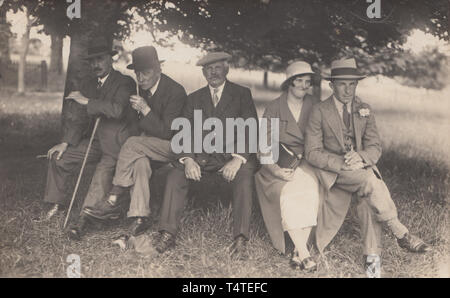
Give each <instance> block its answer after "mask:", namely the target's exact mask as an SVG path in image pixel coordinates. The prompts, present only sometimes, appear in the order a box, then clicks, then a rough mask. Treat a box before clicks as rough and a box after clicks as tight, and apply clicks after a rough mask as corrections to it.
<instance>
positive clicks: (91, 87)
mask: <svg viewBox="0 0 450 298" xmlns="http://www.w3.org/2000/svg"><path fill="white" fill-rule="evenodd" d="M115 54H116V52H115V51H112V50H111V46H110V44H109V43H108V42H107V41H105V40H104V39H102V38H99V39H95V40H93V41H91V43H90V46H89V48H88V51H87V56H86V57H85V58H86V60H87V61H88V62H89V64H90V67H91V70H92V73H93V77H90V78H86V79H84V80H83V81H82V82H81V84H80V86H79V88H78V89H77V90H72V91H71V92H70V93H69V94H68V95H67V96H66V97H65V100H68V101H69V102H68V103H67V105H66V110H65V111H63V114H64V115H65V116H64V117H63V119H64V121H63V137H62V140H61V143H60V144H58V145H55V146H54V147H52V148H51V149H50V150H49V151H48V155H47V157H48V159H49V167H48V175H47V187H46V191H45V198H44V201H45V202H49V203H52V204H53V207H52V208H51V209H50V211H49V212H48V213H47V216H46V218H47V219H50V218H51V217H52V216H53V215H55V214H56V213H58V211H60V210H61V209H63V207H64V206H65V205H66V204H67V200H66V198H67V197H66V195H67V193H66V192H67V190H68V188H67V187H68V184H67V182H68V180H69V178H70V177H71V176H72V175H73V174H74V173H75V172H76V170H77V169H78V168H79V165H80V164H81V162H82V160H83V158H84V156H85V153H86V149H87V146H88V143H89V142H88V141H89V140H88V139H89V136H90V135H91V134H92V125H89V123H91V124H92V122H93V121H92V120H94V119H95V118H98V117H100V122H99V125H98V128H97V131H96V134H95V138H94V141H93V143H92V146H91V149H90V152H89V154H88V159H87V162H88V163H96V164H97V165H96V170H95V173H94V176H93V178H92V182H91V184H90V187H89V190H88V193H87V195H86V198H85V200H84V203H83V207H82V211H81V214H80V220H79V222H78V225H75V226H73V227H72V228H70V229H69V236H71V237H73V238H75V239H79V238H80V236H81V234H82V232H83V230H84V228H85V227H86V224H87V223H88V222H89V220H88V218H89V217H88V215H87V214H86V213H85V212H84V211H85V210H86V208H88V207H89V206H94V205H95V204H96V203H97V202H98V201H100V200H102V199H103V198H104V196H105V195H106V194H107V193H108V191H109V190H110V188H111V182H112V178H113V174H114V169H115V166H116V162H117V158H118V155H119V151H120V148H121V146H122V144H123V143H125V141H126V140H127V139H128V137H130V136H132V135H136V134H137V132H138V130H137V120H138V119H137V113H136V112H135V111H134V110H133V109H132V108H131V105H130V102H129V98H130V96H131V95H132V94H135V93H136V84H135V82H134V80H133V79H132V78H131V77H129V76H125V75H123V74H121V73H120V72H118V71H116V70H114V69H113V67H112V56H113V55H115Z"/></svg>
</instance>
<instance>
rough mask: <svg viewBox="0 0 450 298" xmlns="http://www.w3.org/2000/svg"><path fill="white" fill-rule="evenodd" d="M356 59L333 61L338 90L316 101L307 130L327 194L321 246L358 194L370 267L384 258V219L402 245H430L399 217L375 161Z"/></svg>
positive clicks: (372, 127)
mask: <svg viewBox="0 0 450 298" xmlns="http://www.w3.org/2000/svg"><path fill="white" fill-rule="evenodd" d="M364 77H365V76H364V75H361V74H360V73H359V72H358V69H357V67H356V61H355V59H343V60H336V61H333V62H332V64H331V74H329V75H326V76H325V79H326V80H329V81H330V87H331V89H332V90H333V94H332V95H331V96H330V97H329V98H328V99H326V100H325V101H323V102H321V103H319V104H317V105H316V106H315V107H314V108H313V111H312V114H311V116H310V118H309V124H308V127H307V131H306V159H307V160H308V161H309V162H310V163H311V164H312V165H314V166H315V167H317V168H318V173H319V179H320V182H321V183H322V184H323V185H324V186H325V187H326V188H327V190H328V198H327V199H326V200H325V202H324V203H323V208H321V210H320V211H319V216H318V224H317V233H316V235H317V236H316V237H317V239H316V240H317V246H318V248H319V250H322V249H323V248H324V247H325V246H326V245H327V244H328V243H329V242H330V241H331V239H332V238H333V237H334V235H335V234H336V233H337V231H338V229H339V227H340V226H341V224H342V222H343V221H344V218H345V215H346V213H347V210H348V208H349V205H350V201H351V198H352V196H355V197H357V198H358V206H357V215H358V219H359V221H360V224H361V237H362V239H363V253H364V255H365V257H364V261H365V267H366V269H368V268H372V267H373V263H374V262H379V260H380V253H381V249H382V246H381V224H382V223H384V224H386V226H387V227H388V228H389V230H391V232H392V233H393V234H394V236H395V237H396V238H397V241H398V244H399V245H400V247H402V248H404V249H406V250H408V251H411V252H417V253H423V252H426V251H428V250H429V249H430V248H429V247H428V245H427V244H425V243H424V242H423V241H422V240H421V239H419V238H418V237H416V236H414V235H411V234H410V233H409V232H408V229H407V228H406V227H405V226H404V225H403V224H402V223H401V222H400V221H399V219H398V216H397V209H396V206H395V203H394V202H393V200H392V198H391V195H390V193H389V190H388V188H387V187H386V184H385V183H384V182H383V180H382V179H381V174H380V172H379V170H378V168H377V166H376V163H377V162H378V160H379V158H380V156H381V141H380V136H379V134H378V130H377V127H376V124H375V117H374V115H373V114H374V113H373V110H372V109H371V107H370V106H369V105H368V104H366V103H364V102H363V101H362V100H361V99H360V98H359V97H357V96H355V92H356V87H357V85H358V81H359V80H361V79H363V78H364Z"/></svg>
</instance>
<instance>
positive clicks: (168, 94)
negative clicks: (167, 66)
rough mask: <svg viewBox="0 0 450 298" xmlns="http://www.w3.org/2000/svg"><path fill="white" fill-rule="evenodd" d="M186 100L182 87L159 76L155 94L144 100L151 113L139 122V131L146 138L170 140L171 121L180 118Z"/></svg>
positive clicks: (165, 77) (164, 76) (163, 76)
mask: <svg viewBox="0 0 450 298" xmlns="http://www.w3.org/2000/svg"><path fill="white" fill-rule="evenodd" d="M186 98H187V94H186V91H185V90H184V88H183V86H181V85H180V84H178V83H177V82H175V81H174V80H172V79H171V78H169V77H168V76H166V75H164V74H161V79H160V81H159V85H158V88H157V89H156V92H155V94H153V96H152V97H150V98H145V100H146V101H147V104H148V105H149V106H150V109H151V111H150V112H149V113H148V114H147V115H146V116H145V117H141V119H140V120H139V128H140V130H141V131H143V132H144V133H145V135H147V136H152V137H157V138H160V139H165V140H170V139H171V138H172V136H173V133H174V132H173V131H172V130H171V125H172V121H173V120H174V119H175V118H177V117H180V116H181V113H182V111H183V107H184V104H185V102H186Z"/></svg>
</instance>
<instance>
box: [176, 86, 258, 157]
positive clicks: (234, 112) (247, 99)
mask: <svg viewBox="0 0 450 298" xmlns="http://www.w3.org/2000/svg"><path fill="white" fill-rule="evenodd" d="M194 110H201V111H202V119H203V122H204V121H205V120H206V119H207V118H210V117H216V118H218V119H220V121H221V122H222V126H223V137H224V141H223V153H210V154H208V153H206V152H204V151H203V148H202V153H197V154H196V153H181V154H179V155H178V158H182V157H191V158H193V159H194V160H196V161H197V162H198V163H200V164H205V163H216V164H217V165H219V164H223V163H226V162H227V161H228V160H230V159H231V158H232V156H231V153H226V143H227V142H226V136H227V130H226V119H227V118H233V119H236V118H243V120H244V121H245V120H247V119H250V118H254V119H255V121H256V125H257V126H258V116H257V113H256V108H255V105H254V103H253V98H252V94H251V91H250V89H248V88H246V87H243V86H240V85H237V84H235V83H232V82H230V81H228V80H227V81H226V82H225V86H224V88H223V92H222V96H221V98H220V101H219V103H218V105H217V106H216V107H215V108H214V105H213V103H212V98H211V92H210V89H209V87H208V86H206V87H203V88H201V89H199V90H197V91H195V92H193V93H191V94H190V95H189V96H188V99H187V102H186V105H185V108H184V110H183V116H184V117H186V118H187V119H189V121H190V123H191V131H192V133H191V136H192V138H191V139H192V140H191V141H192V142H191V152H193V151H194V144H193V143H194V133H195V132H194ZM201 125H202V127H203V123H201ZM209 132H210V131H207V130H203V134H202V142H203V139H204V137H205V136H206V135H207V134H209ZM233 135H234V148H235V152H234V153H237V154H239V155H241V156H242V157H244V158H245V159H247V160H249V159H250V158H251V159H256V154H254V153H253V154H251V153H249V150H248V148H249V142H250V138H249V133H248V129H246V133H245V144H246V146H245V152H241V153H238V152H236V143H237V129H236V128H235V129H234V132H233ZM197 137H199V136H197Z"/></svg>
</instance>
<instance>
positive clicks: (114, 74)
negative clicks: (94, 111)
mask: <svg viewBox="0 0 450 298" xmlns="http://www.w3.org/2000/svg"><path fill="white" fill-rule="evenodd" d="M116 79H117V72H116V71H115V70H114V69H113V70H111V72H110V74H109V77H108V78H107V79H106V81H105V83H104V84H103V86H102V88H101V89H100V97H99V99H100V100H103V99H104V98H105V97H106V95H107V94H108V92H109V91H110V90H111V89H112V88H111V87H112V86H114V82H115V81H116Z"/></svg>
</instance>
